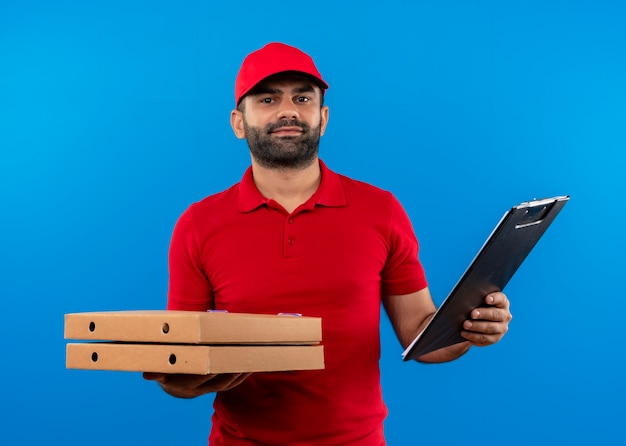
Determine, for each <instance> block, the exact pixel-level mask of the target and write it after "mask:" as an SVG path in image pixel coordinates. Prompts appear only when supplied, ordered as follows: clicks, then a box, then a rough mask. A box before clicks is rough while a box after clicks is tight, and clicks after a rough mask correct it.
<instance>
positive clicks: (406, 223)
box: [382, 194, 428, 296]
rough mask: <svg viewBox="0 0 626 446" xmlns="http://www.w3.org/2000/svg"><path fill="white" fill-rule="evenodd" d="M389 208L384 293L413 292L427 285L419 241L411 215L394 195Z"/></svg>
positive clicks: (393, 294) (387, 294)
mask: <svg viewBox="0 0 626 446" xmlns="http://www.w3.org/2000/svg"><path fill="white" fill-rule="evenodd" d="M390 195H391V194H390ZM390 208H391V209H390V212H389V255H388V258H387V261H386V263H385V267H384V269H383V272H382V292H383V295H385V296H396V295H404V294H410V293H414V292H416V291H419V290H421V289H424V288H426V287H427V286H428V283H427V280H426V274H425V272H424V268H423V266H422V264H421V262H420V260H419V243H418V241H417V237H416V236H415V232H414V230H413V226H412V224H411V221H410V219H409V216H408V215H407V213H406V211H405V210H404V208H403V207H402V205H401V204H400V202H399V201H398V200H397V199H396V198H395V197H394V196H393V195H391V203H390Z"/></svg>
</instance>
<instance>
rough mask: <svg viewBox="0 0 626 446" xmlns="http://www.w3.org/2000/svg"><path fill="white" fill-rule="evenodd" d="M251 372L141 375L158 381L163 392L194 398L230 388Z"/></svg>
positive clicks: (146, 373) (145, 373)
mask: <svg viewBox="0 0 626 446" xmlns="http://www.w3.org/2000/svg"><path fill="white" fill-rule="evenodd" d="M250 375H251V373H220V374H215V375H187V374H169V373H150V372H144V373H143V377H144V379H147V380H149V381H156V382H158V383H159V384H160V385H161V387H162V388H163V390H165V392H167V393H169V394H170V395H172V396H175V397H177V398H195V397H197V396H200V395H204V394H205V393H211V392H219V391H222V390H228V389H232V388H233V387H235V386H238V385H239V384H241V383H242V382H243V381H244V380H245V379H246V378H247V377H248V376H250Z"/></svg>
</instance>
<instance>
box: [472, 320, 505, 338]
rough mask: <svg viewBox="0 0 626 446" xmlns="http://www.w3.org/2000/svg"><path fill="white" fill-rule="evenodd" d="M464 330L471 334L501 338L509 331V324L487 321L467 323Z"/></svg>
mask: <svg viewBox="0 0 626 446" xmlns="http://www.w3.org/2000/svg"><path fill="white" fill-rule="evenodd" d="M463 328H464V329H465V330H467V331H468V332H471V333H476V334H487V335H499V336H502V335H504V334H505V333H506V332H507V331H508V329H509V328H508V324H507V323H504V322H487V321H465V322H463Z"/></svg>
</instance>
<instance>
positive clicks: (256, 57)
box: [235, 42, 328, 105]
mask: <svg viewBox="0 0 626 446" xmlns="http://www.w3.org/2000/svg"><path fill="white" fill-rule="evenodd" d="M286 71H292V72H297V73H302V74H304V75H306V76H309V77H311V78H312V79H313V80H314V81H315V82H316V83H317V84H318V85H319V87H320V88H321V89H322V93H323V92H324V91H325V90H326V89H327V88H328V84H327V83H326V82H325V81H324V80H323V79H322V75H321V74H320V72H319V71H317V68H316V67H315V63H313V59H311V56H309V55H308V54H306V53H304V52H302V51H300V50H299V49H298V48H295V47H293V46H289V45H285V44H284V43H278V42H272V43H268V44H267V45H265V46H264V47H263V48H261V49H259V50H256V51H254V52H252V53H250V54H248V56H246V58H245V59H244V60H243V63H242V64H241V68H240V69H239V73H238V74H237V80H236V81H235V103H236V104H237V105H239V102H240V101H241V99H242V98H243V97H244V96H245V95H246V94H247V93H248V92H250V90H251V89H252V88H253V87H254V86H255V85H256V84H258V83H259V82H261V81H262V80H263V79H265V78H266V77H269V76H272V75H273V74H277V73H284V72H286Z"/></svg>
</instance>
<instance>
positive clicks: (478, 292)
mask: <svg viewBox="0 0 626 446" xmlns="http://www.w3.org/2000/svg"><path fill="white" fill-rule="evenodd" d="M568 200H569V195H564V196H557V197H553V198H546V199H542V200H533V201H527V202H523V203H521V204H519V205H517V206H514V207H512V208H511V209H509V210H508V211H507V212H505V214H504V216H503V217H502V219H501V220H500V222H499V223H498V224H497V225H496V227H495V228H494V230H493V231H492V233H491V234H490V235H489V237H487V240H486V241H485V243H484V244H483V246H482V248H481V249H480V250H479V252H478V254H477V255H476V257H475V258H474V260H473V261H472V262H471V263H470V265H469V267H468V268H467V270H466V271H465V273H464V274H463V276H461V279H460V280H459V282H458V283H457V284H456V286H455V287H454V288H453V289H452V291H451V292H450V294H449V295H448V297H447V298H446V299H445V300H444V301H443V303H442V304H441V305H440V306H439V308H438V309H437V311H436V312H435V315H434V316H433V317H432V319H431V320H430V321H429V323H428V324H427V325H426V327H425V328H424V329H423V330H422V331H421V333H420V334H418V335H417V337H416V338H415V339H414V340H413V342H411V344H410V345H409V346H408V347H407V348H406V350H405V351H404V352H403V353H402V358H403V360H404V361H408V360H410V359H416V358H418V357H419V356H422V355H424V354H426V353H430V352H432V351H435V350H438V349H440V348H443V347H447V346H450V345H454V344H457V343H460V342H464V341H465V340H466V339H465V338H463V337H461V334H460V333H461V329H462V325H463V322H464V321H465V320H466V319H468V318H469V314H470V312H471V311H472V310H473V309H474V308H476V307H479V306H481V305H482V304H483V299H484V298H485V296H486V295H487V294H489V293H493V292H495V291H502V290H503V289H504V287H505V286H506V284H507V283H508V282H509V280H510V279H511V277H513V274H515V272H516V271H517V269H518V268H519V266H520V265H521V264H522V262H523V261H524V259H526V257H527V256H528V254H529V253H530V251H531V250H532V249H533V248H534V246H535V245H536V243H537V242H538V241H539V239H540V238H541V236H542V235H543V234H544V232H545V231H546V229H548V226H550V224H551V223H552V221H554V219H555V218H556V216H557V215H558V213H559V212H560V211H561V209H563V206H565V204H566V203H567V202H568Z"/></svg>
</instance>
